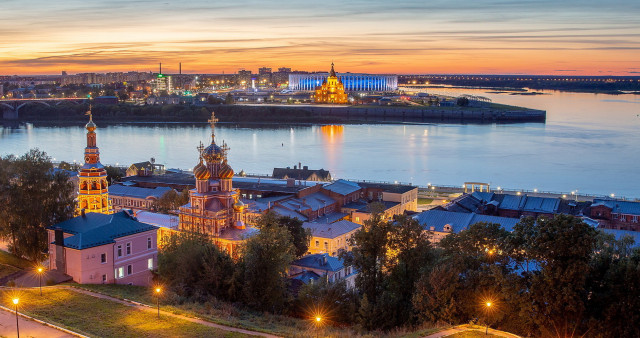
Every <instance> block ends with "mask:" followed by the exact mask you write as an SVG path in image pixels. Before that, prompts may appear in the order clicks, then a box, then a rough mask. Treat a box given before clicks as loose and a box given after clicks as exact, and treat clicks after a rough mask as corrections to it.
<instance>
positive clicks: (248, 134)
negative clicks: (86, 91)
mask: <svg viewBox="0 0 640 338" xmlns="http://www.w3.org/2000/svg"><path fill="white" fill-rule="evenodd" d="M433 91H434V92H438V91H445V90H442V89H433ZM446 92H448V93H450V94H451V93H452V94H456V95H457V94H460V93H470V94H476V95H482V96H486V97H490V98H492V99H493V100H494V102H499V103H505V104H513V105H521V106H526V107H531V108H538V109H545V110H547V122H546V123H545V124H541V123H524V124H508V125H474V124H466V125H464V124H407V125H397V124H396V125H382V124H381V125H344V126H318V125H306V126H305V125H293V126H292V125H287V124H283V125H280V126H276V125H269V126H264V125H255V126H249V127H248V126H246V125H242V126H240V125H237V124H224V123H221V124H219V128H218V129H217V131H216V138H217V140H218V141H219V143H221V141H222V140H225V141H226V142H227V143H228V145H229V146H230V147H231V151H230V153H229V161H230V164H231V165H232V166H233V168H234V169H235V170H236V172H239V171H240V170H245V171H246V172H248V173H271V171H272V169H273V167H280V166H285V167H286V166H291V167H293V166H294V165H297V164H298V163H301V164H302V165H303V166H304V165H307V166H309V167H310V168H317V169H319V168H324V169H328V170H330V171H331V174H332V176H333V177H337V178H359V179H369V180H384V181H396V180H397V181H401V182H412V183H414V184H420V185H426V184H427V182H432V183H434V184H448V185H456V186H458V185H460V184H462V182H465V181H480V182H491V183H492V185H493V186H494V187H496V186H501V187H509V188H523V189H533V188H538V189H540V190H553V191H565V192H568V191H571V190H575V189H579V190H580V191H581V192H585V193H588V192H590V193H598V194H610V193H615V194H616V195H617V196H629V197H640V170H638V167H639V164H640V163H639V162H640V133H639V132H638V129H639V127H640V116H638V114H640V96H634V95H623V96H611V95H603V94H581V93H562V92H550V93H549V94H546V95H536V96H522V95H509V94H495V93H488V91H487V90H472V89H464V90H462V89H449V88H448V89H446ZM98 127H99V128H98V130H97V133H98V145H99V147H100V151H101V159H102V161H103V162H104V163H112V164H115V163H116V162H118V163H121V164H125V163H126V164H129V163H133V162H138V161H144V160H148V159H149V158H151V157H154V158H155V159H156V161H157V162H158V163H164V164H166V165H167V167H169V168H175V167H178V168H191V167H193V166H194V165H196V164H197V152H196V147H197V146H198V143H199V142H200V141H203V142H204V143H208V141H209V132H210V130H209V128H208V125H207V124H205V123H199V124H190V123H171V124H152V123H150V124H119V125H104V124H100V123H99V124H98ZM0 130H1V132H0V154H3V155H4V154H9V153H15V154H22V153H24V152H26V151H27V150H28V149H29V148H33V147H39V148H40V149H43V150H45V151H46V152H47V153H48V154H50V155H51V156H52V157H55V158H57V159H58V160H67V161H73V160H78V161H79V160H80V159H82V153H83V148H84V146H85V130H84V129H83V128H82V125H76V126H62V127H50V126H35V127H33V126H28V127H21V128H2V129H0Z"/></svg>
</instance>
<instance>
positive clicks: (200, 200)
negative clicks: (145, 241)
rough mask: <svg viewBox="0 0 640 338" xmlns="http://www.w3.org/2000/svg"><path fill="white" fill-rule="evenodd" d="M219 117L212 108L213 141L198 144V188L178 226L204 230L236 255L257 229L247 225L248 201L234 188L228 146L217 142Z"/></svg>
mask: <svg viewBox="0 0 640 338" xmlns="http://www.w3.org/2000/svg"><path fill="white" fill-rule="evenodd" d="M217 121H218V119H217V118H216V117H215V114H214V113H213V112H212V113H211V119H210V120H209V123H210V124H211V144H210V145H209V146H207V147H206V148H204V147H203V146H202V144H201V145H200V147H198V151H199V153H200V162H199V163H198V164H197V165H196V166H195V167H194V168H193V174H194V176H195V180H196V188H195V189H192V190H191V191H189V203H188V204H186V205H183V206H182V207H180V210H179V216H180V222H179V230H180V231H186V232H194V233H200V234H204V235H206V236H207V237H209V238H210V239H211V240H212V241H213V242H214V243H216V244H217V245H218V246H219V247H220V248H221V249H223V250H226V251H227V252H228V253H229V254H230V255H231V256H232V257H237V256H238V247H239V245H241V244H242V243H243V242H244V240H245V239H246V238H247V237H249V236H251V235H252V234H254V233H255V232H257V231H258V230H257V229H256V228H253V227H251V226H248V225H247V210H246V205H245V204H244V203H243V202H242V201H241V200H240V194H239V192H238V190H237V189H234V188H233V176H234V171H233V169H232V168H231V166H230V165H229V164H228V163H227V152H228V151H229V147H227V145H226V144H225V143H223V144H222V147H220V146H218V145H217V144H216V140H215V124H216V122H217Z"/></svg>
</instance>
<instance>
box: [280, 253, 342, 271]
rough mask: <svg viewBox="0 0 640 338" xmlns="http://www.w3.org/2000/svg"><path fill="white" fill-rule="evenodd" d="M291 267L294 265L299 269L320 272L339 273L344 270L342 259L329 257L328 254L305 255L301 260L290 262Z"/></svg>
mask: <svg viewBox="0 0 640 338" xmlns="http://www.w3.org/2000/svg"><path fill="white" fill-rule="evenodd" d="M291 265H295V266H298V267H301V268H307V269H316V270H322V271H332V272H335V271H339V270H342V269H343V268H344V264H343V262H342V259H340V258H338V257H333V256H329V254H326V253H325V254H313V255H306V256H304V257H302V258H299V259H296V260H295V261H293V262H291Z"/></svg>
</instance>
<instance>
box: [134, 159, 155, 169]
mask: <svg viewBox="0 0 640 338" xmlns="http://www.w3.org/2000/svg"><path fill="white" fill-rule="evenodd" d="M131 167H134V168H136V169H138V170H140V169H147V170H153V165H152V164H151V162H149V161H144V162H138V163H134V164H132V165H131V166H129V168H131Z"/></svg>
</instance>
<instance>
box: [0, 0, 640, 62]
mask: <svg viewBox="0 0 640 338" xmlns="http://www.w3.org/2000/svg"><path fill="white" fill-rule="evenodd" d="M332 60H333V61H334V62H335V63H336V69H337V70H338V71H340V72H347V71H350V72H370V73H399V74H404V73H429V74H435V73H482V74H566V75H583V74H585V75H640V1H637V0H634V1H632V0H627V1H618V0H610V1H601V0H600V1H592V0H582V1H577V0H562V1H561V0H553V1H546V0H540V1H536V0H501V1H500V0H496V1H489V0H477V1H468V2H463V1H427V0H421V1H402V0H400V1H378V0H368V1H363V0H344V1H334V0H323V1H313V2H311V1H309V2H304V1H289V0H283V1H266V0H235V1H226V2H223V1H202V0H191V1H173V0H164V1H155V0H111V1H99V0H47V1H44V0H31V1H24V0H22V1H17V0H2V1H0V74H2V75H12V74H59V73H60V72H61V71H63V70H66V71H67V72H68V73H70V74H75V73H82V72H108V71H129V70H137V71H150V70H152V71H157V67H158V62H162V63H163V71H164V72H166V73H172V72H177V68H178V62H182V64H183V66H182V67H183V72H185V73H222V72H223V71H224V72H225V73H235V72H237V71H238V69H242V68H244V69H249V70H253V71H254V72H255V71H257V68H258V67H261V66H266V67H272V68H274V70H275V68H278V67H291V68H293V69H299V70H309V71H314V70H323V71H326V70H327V68H328V67H329V64H330V63H331V61H332Z"/></svg>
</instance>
